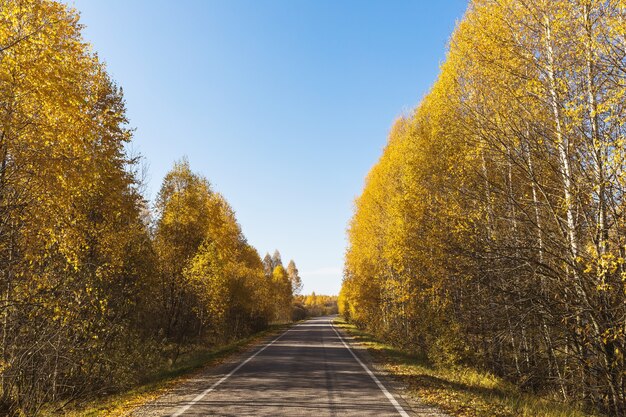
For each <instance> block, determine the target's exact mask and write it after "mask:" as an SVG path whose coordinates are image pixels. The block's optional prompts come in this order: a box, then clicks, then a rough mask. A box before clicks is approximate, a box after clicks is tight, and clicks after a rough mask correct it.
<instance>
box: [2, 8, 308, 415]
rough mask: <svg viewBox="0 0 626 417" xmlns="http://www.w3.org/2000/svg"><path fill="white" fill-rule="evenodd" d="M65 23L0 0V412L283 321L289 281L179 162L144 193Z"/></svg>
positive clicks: (172, 361) (74, 17)
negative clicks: (150, 195) (154, 191)
mask: <svg viewBox="0 0 626 417" xmlns="http://www.w3.org/2000/svg"><path fill="white" fill-rule="evenodd" d="M81 31H82V26H81V24H80V23H79V15H78V13H77V12H76V11H75V10H72V9H71V8H69V7H68V6H67V5H66V4H63V3H61V2H57V1H52V0H23V1H16V0H0V415H3V416H36V415H39V414H41V412H42V410H44V409H49V408H50V407H51V405H53V407H61V408H64V407H68V406H71V405H72V404H74V403H76V402H77V401H84V400H86V399H89V398H94V397H102V396H106V395H109V394H112V393H115V392H120V391H122V390H126V389H128V388H130V387H136V386H138V384H141V383H142V382H143V379H144V378H145V375H155V372H156V373H157V375H158V372H163V373H164V375H166V374H168V373H169V374H172V373H176V372H179V371H181V370H184V369H187V368H188V367H189V366H195V365H193V364H195V363H197V364H200V363H203V362H205V359H211V358H212V357H213V356H214V355H217V354H218V353H216V352H220V351H221V350H223V349H224V347H225V346H226V347H227V346H230V345H231V344H232V343H237V341H240V340H245V339H246V338H247V337H249V336H250V335H253V334H256V333H258V332H259V331H262V330H264V329H267V328H268V326H269V324H270V323H279V322H287V321H289V320H290V319H291V311H292V303H293V295H294V293H297V291H299V288H300V287H301V283H300V278H299V277H298V276H297V268H296V267H295V263H293V261H292V262H291V263H290V264H289V266H288V267H287V268H285V267H284V266H283V263H282V260H281V258H280V254H279V253H278V251H277V252H276V253H275V254H274V256H271V257H269V256H268V257H266V259H265V260H264V261H263V260H262V259H261V257H260V256H259V254H258V253H257V251H256V250H255V249H254V248H253V247H252V246H250V245H249V244H248V243H247V241H246V239H245V236H244V235H243V233H242V231H241V228H240V227H239V224H238V223H237V219H236V217H235V213H234V211H233V209H232V208H231V207H230V206H229V204H228V202H227V201H226V200H225V199H224V197H223V196H222V195H220V194H219V193H217V192H215V191H214V190H213V188H212V186H211V184H210V183H209V181H208V180H207V179H206V178H204V177H202V176H201V175H198V174H196V173H194V172H193V171H192V169H191V167H190V166H189V163H188V162H187V161H186V160H185V159H183V160H181V161H179V162H177V163H176V164H175V165H174V167H173V168H172V170H171V171H170V172H169V173H168V174H167V175H166V177H165V179H164V180H163V184H162V186H161V189H160V191H159V193H158V196H157V198H156V201H155V202H154V204H150V203H149V202H148V201H146V198H145V197H144V196H143V194H142V189H143V184H142V182H141V176H140V172H141V158H139V157H137V156H135V155H132V154H131V153H130V152H129V151H128V148H129V146H128V145H129V143H130V142H131V140H132V134H133V130H132V128H131V127H130V126H129V124H128V120H127V117H126V109H125V103H124V97H123V94H122V89H121V88H120V87H119V86H117V85H116V84H115V82H114V81H113V80H111V79H110V77H109V76H108V74H107V71H106V68H105V66H104V65H103V63H102V62H101V61H100V60H99V58H98V56H97V55H96V54H95V53H93V52H92V51H91V48H90V45H88V44H87V43H85V42H84V40H83V39H82V37H81ZM294 271H295V272H294ZM202 352H205V353H202ZM207 352H208V353H207ZM198 355H200V356H198ZM203 355H205V356H203ZM194 358H195V359H194ZM54 413H56V414H61V413H62V410H61V409H58V408H55V409H54Z"/></svg>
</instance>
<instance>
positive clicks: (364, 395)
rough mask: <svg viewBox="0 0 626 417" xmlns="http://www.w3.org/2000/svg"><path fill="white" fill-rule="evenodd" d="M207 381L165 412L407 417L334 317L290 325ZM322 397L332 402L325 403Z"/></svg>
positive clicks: (176, 415)
mask: <svg viewBox="0 0 626 417" xmlns="http://www.w3.org/2000/svg"><path fill="white" fill-rule="evenodd" d="M279 341H280V343H277V342H279ZM218 376H219V375H214V376H213V379H215V378H217V377H218ZM205 382H206V383H207V385H209V386H208V388H205V389H204V390H202V391H201V392H199V393H198V394H196V395H195V396H194V397H193V398H191V399H190V400H184V399H183V400H182V401H180V402H179V403H178V405H177V406H176V408H174V411H173V413H172V412H171V411H170V412H169V413H168V414H166V415H170V416H171V417H180V416H182V415H186V416H191V415H195V416H204V415H219V416H243V415H255V416H257V415H258V416H276V415H282V416H289V415H294V416H303V415H314V416H316V417H320V416H321V415H324V414H328V415H330V416H336V415H348V416H377V417H378V416H397V415H400V416H402V417H409V414H408V413H407V412H406V411H405V409H404V408H403V407H402V405H400V403H399V402H398V400H397V399H396V398H395V397H394V396H393V394H392V393H391V392H390V391H389V390H388V389H387V388H386V387H385V385H384V384H383V383H382V382H381V381H380V379H379V378H378V377H377V376H376V375H375V374H374V372H372V371H371V370H370V369H369V367H368V366H367V365H366V364H365V363H364V362H363V361H362V360H361V359H360V358H359V356H357V354H356V353H355V352H354V351H353V350H352V349H351V348H350V346H349V344H348V343H347V342H346V340H345V339H344V337H343V336H342V335H341V332H340V331H338V330H337V329H336V328H335V326H333V324H332V317H322V318H316V319H311V320H308V321H306V322H303V323H300V324H297V325H295V326H293V327H291V328H290V329H288V330H286V331H285V332H283V333H282V334H280V335H279V336H278V337H276V338H275V339H273V340H272V341H270V342H269V343H266V344H265V345H263V346H262V347H260V348H259V349H258V350H256V351H255V352H254V353H253V354H252V355H250V356H249V357H247V358H246V359H245V360H244V361H242V362H240V363H239V364H238V365H237V366H235V367H234V368H233V369H232V370H230V371H229V372H227V373H226V374H223V376H221V377H219V378H218V379H217V380H215V381H214V382H213V381H210V382H209V381H205ZM211 382H212V383H211ZM205 387H206V385H205ZM330 391H332V392H330ZM196 392H198V391H196ZM209 394H211V395H209ZM321 398H331V401H330V402H329V403H328V404H321V403H320V399H321ZM171 405H173V404H171V403H170V406H171ZM159 415H163V414H159Z"/></svg>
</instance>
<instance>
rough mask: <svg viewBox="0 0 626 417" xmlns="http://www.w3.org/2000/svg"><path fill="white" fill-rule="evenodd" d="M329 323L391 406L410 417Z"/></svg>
mask: <svg viewBox="0 0 626 417" xmlns="http://www.w3.org/2000/svg"><path fill="white" fill-rule="evenodd" d="M328 323H329V324H330V327H331V328H332V329H333V330H334V331H335V333H336V334H337V336H338V337H339V340H341V343H343V345H344V346H345V347H346V349H348V352H350V353H351V354H352V356H354V359H356V361H357V362H358V363H359V364H360V365H361V366H362V367H363V369H365V372H367V374H368V375H369V376H371V377H372V379H373V380H374V382H375V383H376V385H378V388H380V390H381V391H382V392H383V394H385V397H387V399H388V400H389V402H391V404H393V406H394V407H395V408H396V411H397V412H398V413H399V414H400V415H401V416H402V417H410V416H409V415H408V414H407V412H406V411H404V408H402V406H401V405H400V404H399V403H398V401H396V399H395V398H393V395H391V393H390V392H389V391H387V388H385V386H384V385H383V383H382V382H380V380H379V379H378V378H377V377H376V375H374V373H373V372H372V371H370V369H369V368H368V367H367V365H365V364H364V363H363V362H362V361H361V359H359V357H358V356H356V354H355V353H354V352H353V351H352V349H350V346H348V344H347V343H346V342H345V340H343V337H341V335H340V334H339V332H338V331H337V329H335V326H334V325H333V324H332V322H331V321H330V320H329V321H328Z"/></svg>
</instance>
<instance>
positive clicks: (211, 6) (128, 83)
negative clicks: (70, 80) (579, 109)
mask: <svg viewBox="0 0 626 417" xmlns="http://www.w3.org/2000/svg"><path fill="white" fill-rule="evenodd" d="M68 3H69V4H70V5H73V6H74V7H76V8H77V9H78V10H79V11H80V12H81V16H82V17H81V22H82V23H83V24H84V25H86V28H85V31H84V36H85V39H86V40H87V41H89V42H90V43H91V44H92V45H93V48H94V51H96V52H97V53H98V55H99V56H100V58H101V59H102V60H103V61H105V62H106V63H107V66H108V69H109V73H110V74H111V76H112V77H113V78H114V79H115V80H116V81H117V82H118V83H119V84H120V85H121V86H122V87H123V88H124V93H125V97H126V102H127V108H128V115H129V118H130V121H131V125H132V126H133V127H134V128H136V133H135V139H134V143H133V145H132V148H133V149H134V150H135V151H138V152H139V153H141V154H142V155H143V156H144V157H145V159H146V161H147V163H148V167H149V170H148V173H149V177H148V194H149V195H148V196H149V197H151V198H154V196H155V195H156V194H157V192H158V190H159V187H160V183H161V180H162V179H163V176H164V175H165V173H166V172H167V171H168V170H169V169H170V168H171V166H172V164H173V162H174V161H175V160H177V159H180V158H181V157H183V156H187V157H188V158H189V161H190V163H191V166H192V169H193V170H194V171H197V172H199V173H201V174H203V175H204V176H206V177H207V178H208V179H209V180H210V181H211V183H212V184H213V187H214V189H215V190H217V191H219V192H221V193H222V194H223V195H224V196H225V197H226V198H227V200H228V201H229V202H230V203H231V205H232V206H233V208H234V209H235V211H236V212H237V217H238V220H239V222H240V224H241V226H242V229H243V231H244V234H245V235H246V237H247V238H248V241H249V242H250V243H251V244H252V245H254V246H255V247H256V248H257V249H258V250H259V252H260V254H261V256H263V255H264V254H265V252H268V251H269V252H270V253H271V252H273V251H274V249H275V248H277V249H279V250H280V252H281V254H282V258H283V260H284V261H285V263H286V262H287V261H288V260H289V259H291V258H293V259H294V260H295V262H296V264H297V266H298V268H299V270H300V272H301V276H302V278H303V281H304V291H305V292H306V293H309V292H311V291H315V292H317V293H325V294H336V293H338V291H339V288H340V285H341V275H342V265H343V256H344V252H345V247H346V227H347V224H348V221H349V219H350V217H351V215H352V210H353V201H354V198H355V197H356V196H358V194H359V193H360V192H361V189H362V187H363V181H364V177H365V175H366V174H367V172H368V171H369V169H370V168H371V166H372V165H373V164H374V163H375V162H376V160H377V159H378V157H379V156H380V154H381V152H382V149H383V147H384V145H385V143H386V139H387V133H388V131H389V128H390V126H391V124H392V122H393V120H394V119H395V118H396V117H398V116H399V115H401V114H403V113H406V112H407V111H409V110H410V109H411V108H413V107H414V106H415V105H417V104H418V103H419V101H420V99H421V98H422V97H423V96H424V94H425V93H426V92H427V91H428V89H429V87H430V86H431V85H432V83H433V82H434V81H435V79H436V76H437V73H438V69H439V65H440V63H441V61H442V60H443V59H444V57H445V50H446V44H447V41H448V38H449V36H450V34H451V33H452V31H453V29H454V26H455V23H456V21H457V20H458V19H460V18H461V17H462V15H463V12H464V11H465V8H466V1H465V0H442V1H424V0H408V1H400V0H390V1H386V0H380V1H373V0H355V1H348V0H316V1H313V0H281V1H279V0H256V1H252V0H250V1H237V0H223V1H212V0H209V1H199V0H198V1H191V0H187V1H176V2H174V1H161V0H150V1H138V0H137V1H129V0H106V1H102V0H69V1H68Z"/></svg>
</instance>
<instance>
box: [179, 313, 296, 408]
mask: <svg viewBox="0 0 626 417" xmlns="http://www.w3.org/2000/svg"><path fill="white" fill-rule="evenodd" d="M298 326H299V324H298V325H297V326H293V327H292V328H290V329H289V330H287V331H285V332H283V333H281V335H280V336H278V337H277V338H276V339H274V340H272V341H271V342H269V343H267V344H266V345H265V346H263V347H262V348H261V349H259V350H257V351H256V352H255V353H254V354H253V355H252V356H250V357H249V358H248V359H246V360H245V361H243V362H241V363H240V364H239V365H237V367H236V368H235V369H233V370H232V371H230V372H229V373H228V374H226V375H224V376H223V377H222V378H221V379H220V380H219V381H217V382H215V383H214V384H213V385H211V386H210V387H209V388H207V389H206V390H204V391H202V392H201V393H200V394H198V395H197V396H196V397H195V398H194V399H193V400H191V401H190V402H189V403H187V405H185V406H183V407H181V408H180V409H179V410H178V411H177V412H175V413H174V414H172V415H171V417H179V416H181V415H183V414H184V413H185V411H187V410H189V409H190V408H191V407H193V405H194V404H196V403H197V402H198V401H200V400H201V399H203V398H204V397H205V396H206V395H207V394H208V393H210V392H211V391H213V390H214V389H215V388H217V386H218V385H219V384H221V383H222V382H224V381H226V380H227V379H228V378H229V377H230V376H232V375H233V374H234V373H235V372H237V371H238V370H240V369H241V368H242V367H243V366H244V365H245V364H247V363H248V362H250V361H251V360H252V359H254V357H255V356H256V355H258V354H259V353H261V352H263V351H264V350H265V349H267V348H268V347H270V346H272V345H273V344H274V342H276V341H277V340H278V339H280V338H281V337H283V336H284V335H285V334H287V333H288V332H290V331H291V330H292V329H294V328H296V327H298Z"/></svg>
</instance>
